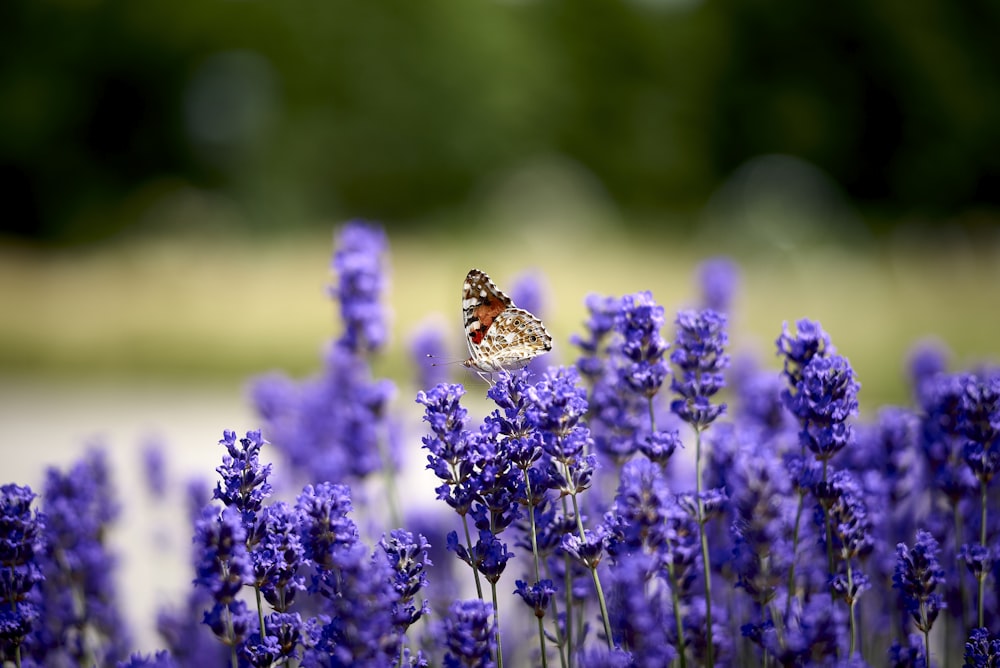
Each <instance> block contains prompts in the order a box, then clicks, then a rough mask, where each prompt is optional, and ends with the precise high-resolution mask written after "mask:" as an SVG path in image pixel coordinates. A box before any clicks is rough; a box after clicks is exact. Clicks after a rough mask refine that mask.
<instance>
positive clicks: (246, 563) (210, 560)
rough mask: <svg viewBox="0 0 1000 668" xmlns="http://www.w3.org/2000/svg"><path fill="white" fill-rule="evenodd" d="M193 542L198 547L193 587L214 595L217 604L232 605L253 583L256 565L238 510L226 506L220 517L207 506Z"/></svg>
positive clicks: (197, 526) (216, 511)
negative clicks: (248, 546) (251, 555)
mask: <svg viewBox="0 0 1000 668" xmlns="http://www.w3.org/2000/svg"><path fill="white" fill-rule="evenodd" d="M194 542H195V545H196V546H198V548H199V560H198V563H197V564H196V569H195V570H196V575H195V579H194V584H195V585H196V586H199V587H202V588H203V589H205V590H206V591H207V592H208V593H209V594H211V595H212V598H213V600H214V601H215V603H216V604H217V605H221V606H226V605H229V604H230V603H232V602H233V601H235V600H236V597H237V595H238V594H239V593H240V590H241V589H242V588H243V585H244V584H250V583H251V582H253V564H252V563H251V561H250V555H249V553H248V552H247V547H246V530H245V529H244V527H243V522H242V521H241V519H240V513H239V510H237V509H236V508H234V507H227V508H226V509H225V510H223V512H222V514H221V515H220V514H219V512H218V510H216V509H215V508H213V507H212V506H207V507H206V508H205V509H204V510H203V511H202V516H201V520H200V521H199V522H198V524H197V525H196V526H195V537H194Z"/></svg>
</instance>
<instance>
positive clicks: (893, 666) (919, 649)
mask: <svg viewBox="0 0 1000 668" xmlns="http://www.w3.org/2000/svg"><path fill="white" fill-rule="evenodd" d="M888 658H889V664H888V665H889V668H927V657H926V655H925V651H924V638H923V636H921V635H920V634H917V633H911V634H910V635H909V637H908V638H907V641H906V644H905V645H904V644H902V643H900V642H899V641H898V640H897V641H894V642H893V643H892V646H891V647H889V653H888Z"/></svg>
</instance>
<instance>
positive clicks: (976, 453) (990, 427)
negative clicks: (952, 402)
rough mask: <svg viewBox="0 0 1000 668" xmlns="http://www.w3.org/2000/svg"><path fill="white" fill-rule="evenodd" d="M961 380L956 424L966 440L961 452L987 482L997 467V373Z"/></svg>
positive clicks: (999, 467) (999, 381)
mask: <svg viewBox="0 0 1000 668" xmlns="http://www.w3.org/2000/svg"><path fill="white" fill-rule="evenodd" d="M963 381H964V382H963V385H964V393H963V395H962V404H961V409H962V412H961V414H960V415H959V424H958V427H959V431H960V432H961V434H962V435H963V436H964V437H965V438H966V439H968V440H967V441H966V443H965V447H964V449H963V453H962V454H963V457H964V459H965V462H966V464H968V466H969V469H971V470H972V473H973V474H974V475H975V476H976V478H978V479H979V480H980V482H981V483H982V484H983V485H988V484H989V482H990V480H992V479H993V476H994V475H995V474H996V472H997V471H998V470H1000V376H995V377H993V378H987V379H979V378H976V377H975V376H969V377H966V378H964V379H963Z"/></svg>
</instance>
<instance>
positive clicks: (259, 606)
mask: <svg viewBox="0 0 1000 668" xmlns="http://www.w3.org/2000/svg"><path fill="white" fill-rule="evenodd" d="M253 593H254V595H255V596H256V597H257V619H258V621H260V637H261V639H263V638H264V636H265V635H267V631H266V630H265V628H264V606H263V604H262V603H261V601H260V585H258V584H254V586H253Z"/></svg>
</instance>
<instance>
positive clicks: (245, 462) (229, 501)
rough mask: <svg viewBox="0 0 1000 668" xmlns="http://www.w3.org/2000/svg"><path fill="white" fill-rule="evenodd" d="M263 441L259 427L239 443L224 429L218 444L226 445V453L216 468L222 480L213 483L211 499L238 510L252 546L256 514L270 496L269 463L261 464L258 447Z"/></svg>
mask: <svg viewBox="0 0 1000 668" xmlns="http://www.w3.org/2000/svg"><path fill="white" fill-rule="evenodd" d="M265 443H267V441H265V440H264V439H263V438H261V435H260V430H256V431H248V432H247V435H246V438H241V439H239V442H237V440H236V432H234V431H229V430H227V431H224V432H223V434H222V440H221V441H219V444H220V445H224V446H226V450H228V451H229V454H228V455H223V457H222V466H220V467H218V468H216V469H215V470H216V471H218V472H219V476H220V477H221V478H222V480H221V481H219V482H218V483H216V485H215V493H214V495H213V498H216V499H218V500H220V501H222V502H223V503H224V504H226V506H227V507H232V508H235V509H236V510H238V511H240V514H241V516H242V517H243V523H244V526H246V528H247V532H248V533H250V534H251V535H250V536H248V539H249V540H250V542H251V545H253V544H256V542H257V536H256V535H255V528H256V524H257V514H258V513H259V512H260V509H261V507H262V506H263V505H264V499H266V498H267V497H269V496H270V495H271V485H270V483H268V482H267V478H268V476H270V475H271V464H264V465H263V466H262V465H261V464H260V449H261V447H263V445H264V444H265Z"/></svg>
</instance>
